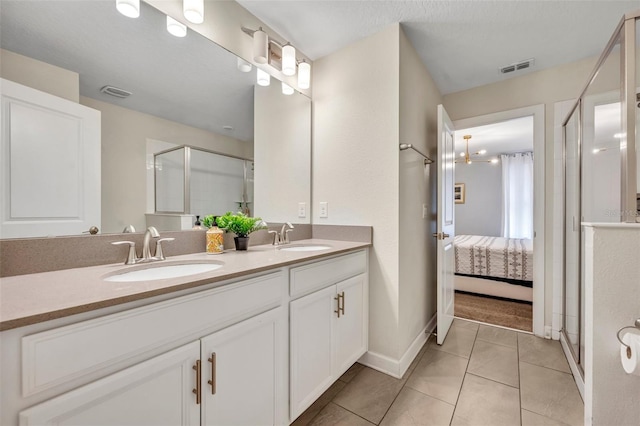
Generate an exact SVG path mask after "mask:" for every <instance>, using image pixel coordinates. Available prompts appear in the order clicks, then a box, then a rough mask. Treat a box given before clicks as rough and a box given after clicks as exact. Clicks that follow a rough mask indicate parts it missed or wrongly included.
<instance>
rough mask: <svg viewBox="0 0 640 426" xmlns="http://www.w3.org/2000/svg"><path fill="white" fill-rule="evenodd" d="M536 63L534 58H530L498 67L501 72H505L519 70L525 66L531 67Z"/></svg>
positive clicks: (525, 67)
mask: <svg viewBox="0 0 640 426" xmlns="http://www.w3.org/2000/svg"><path fill="white" fill-rule="evenodd" d="M535 63H536V60H535V59H533V58H531V59H527V60H525V61H520V62H516V63H515V64H510V65H506V66H504V67H501V68H500V72H501V73H502V74H507V73H510V72H514V71H520V70H524V69H527V68H531V67H532V66H533V65H534V64H535Z"/></svg>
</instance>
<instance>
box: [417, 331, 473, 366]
mask: <svg viewBox="0 0 640 426" xmlns="http://www.w3.org/2000/svg"><path fill="white" fill-rule="evenodd" d="M475 325H477V324H475ZM476 333H477V330H472V329H471V328H470V327H467V326H455V327H451V328H450V329H449V333H447V337H446V338H445V340H444V343H443V344H442V345H438V344H437V343H436V339H432V340H429V343H428V344H429V349H434V350H437V351H443V352H448V353H450V354H454V355H458V356H462V357H465V358H469V356H470V355H471V349H472V348H473V342H475V340H476Z"/></svg>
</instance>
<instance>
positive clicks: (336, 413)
mask: <svg viewBox="0 0 640 426" xmlns="http://www.w3.org/2000/svg"><path fill="white" fill-rule="evenodd" d="M371 424H372V423H369V422H368V421H366V420H365V419H363V418H362V417H358V416H356V415H355V414H353V413H351V412H349V411H347V410H345V409H344V408H342V407H339V406H337V405H336V404H334V403H329V404H328V405H327V406H326V407H324V409H323V410H322V411H321V412H320V413H319V414H318V415H317V416H316V418H315V419H313V422H312V423H311V425H313V426H371Z"/></svg>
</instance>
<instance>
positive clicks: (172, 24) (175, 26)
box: [167, 15, 187, 37]
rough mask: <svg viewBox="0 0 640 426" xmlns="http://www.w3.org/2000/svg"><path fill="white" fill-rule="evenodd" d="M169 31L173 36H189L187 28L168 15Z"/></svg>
mask: <svg viewBox="0 0 640 426" xmlns="http://www.w3.org/2000/svg"><path fill="white" fill-rule="evenodd" d="M167 31H169V34H171V35H173V36H176V37H184V36H186V35H187V26H186V25H184V24H183V23H182V22H178V21H176V20H175V19H173V18H172V17H171V16H169V15H167Z"/></svg>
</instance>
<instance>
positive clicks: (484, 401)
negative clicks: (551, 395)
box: [451, 374, 520, 426]
mask: <svg viewBox="0 0 640 426" xmlns="http://www.w3.org/2000/svg"><path fill="white" fill-rule="evenodd" d="M519 424H520V396H519V393H518V389H516V388H512V387H511V386H507V385H503V384H502V383H497V382H494V381H492V380H488V379H484V378H482V377H477V376H474V375H473V374H467V375H466V376H465V378H464V384H463V385H462V390H461V391H460V398H459V399H458V404H457V405H456V409H455V412H454V413H453V420H452V421H451V426H458V425H474V426H478V425H491V426H501V425H505V426H514V425H519Z"/></svg>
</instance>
